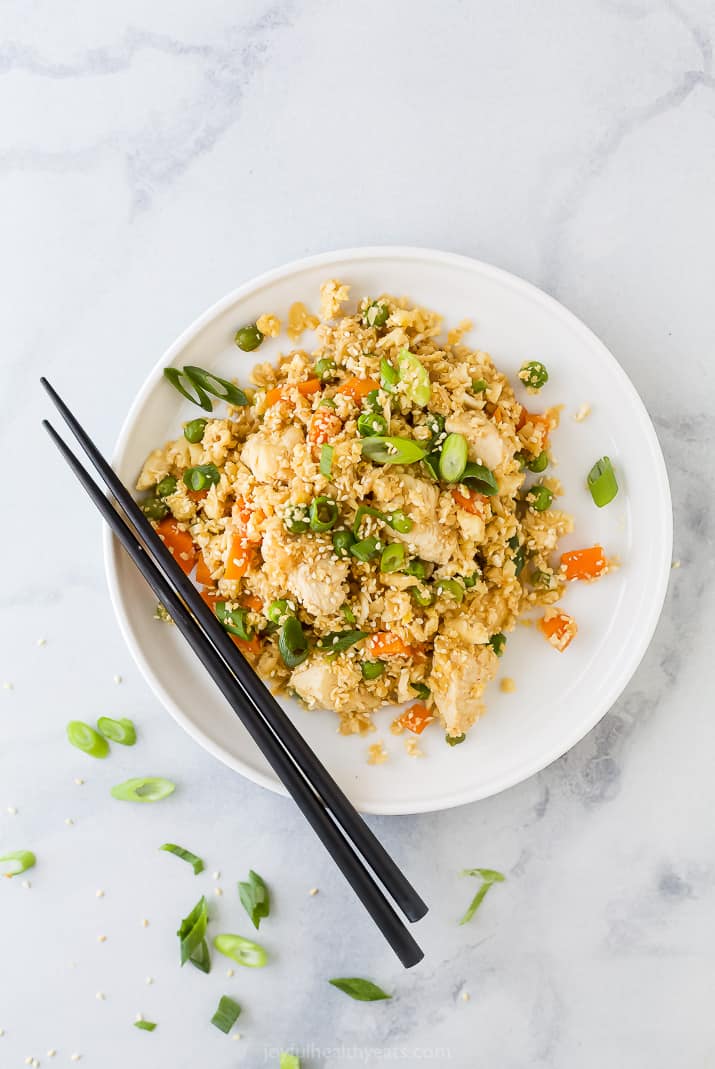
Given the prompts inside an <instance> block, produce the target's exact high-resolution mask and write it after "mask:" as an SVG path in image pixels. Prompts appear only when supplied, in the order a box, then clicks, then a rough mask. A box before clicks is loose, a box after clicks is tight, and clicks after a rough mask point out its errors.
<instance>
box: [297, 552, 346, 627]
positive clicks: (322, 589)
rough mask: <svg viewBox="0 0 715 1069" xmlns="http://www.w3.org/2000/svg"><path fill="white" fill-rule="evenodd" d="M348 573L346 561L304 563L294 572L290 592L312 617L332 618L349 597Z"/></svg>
mask: <svg viewBox="0 0 715 1069" xmlns="http://www.w3.org/2000/svg"><path fill="white" fill-rule="evenodd" d="M347 574H348V563H347V561H343V560H339V561H333V560H317V561H315V562H314V563H311V564H309V563H308V562H307V561H303V562H302V563H301V564H299V565H298V566H297V568H295V569H294V570H293V571H292V572H291V574H290V576H289V578H288V589H289V590H290V592H291V594H293V596H294V597H295V598H297V599H298V601H299V602H300V604H301V605H302V606H303V608H305V609H307V611H308V612H309V613H311V614H312V615H313V616H332V615H333V613H336V612H339V611H340V606H341V605H342V604H343V603H344V602H345V600H346V598H347V595H348V588H347V584H346V582H345V580H346V578H347Z"/></svg>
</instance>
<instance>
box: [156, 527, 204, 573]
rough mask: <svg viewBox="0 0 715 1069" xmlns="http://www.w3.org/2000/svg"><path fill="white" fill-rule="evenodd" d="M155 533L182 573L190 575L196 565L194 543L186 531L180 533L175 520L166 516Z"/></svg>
mask: <svg viewBox="0 0 715 1069" xmlns="http://www.w3.org/2000/svg"><path fill="white" fill-rule="evenodd" d="M156 533H157V534H158V535H159V538H160V539H161V540H162V542H163V543H164V545H165V546H166V547H167V549H168V550H169V552H170V553H171V555H172V556H173V558H174V560H175V561H176V563H177V564H178V565H179V567H180V568H181V570H182V572H184V573H185V574H186V575H190V574H191V572H193V570H194V564H195V563H196V550H195V549H194V541H193V539H192V537H191V535H190V534H189V532H188V531H182V530H181V529H180V528H179V525H178V524H177V522H176V520H174V519H172V518H171V517H170V516H167V518H166V519H165V520H162V521H161V523H160V524H159V526H158V527H157V529H156Z"/></svg>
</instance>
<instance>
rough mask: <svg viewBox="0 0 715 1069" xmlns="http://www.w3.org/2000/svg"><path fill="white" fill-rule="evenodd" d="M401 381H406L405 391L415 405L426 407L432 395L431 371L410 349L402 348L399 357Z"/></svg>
mask: <svg viewBox="0 0 715 1069" xmlns="http://www.w3.org/2000/svg"><path fill="white" fill-rule="evenodd" d="M397 367H398V370H399V373H400V381H401V382H404V383H405V387H406V389H405V393H406V395H407V397H408V398H409V400H410V401H412V403H413V404H415V405H420V407H422V408H424V406H425V405H427V404H429V400H430V397H431V396H432V386H431V385H430V379H429V373H428V371H427V368H426V367H425V366H424V364H423V363H422V361H421V360H418V359H417V357H416V356H415V355H414V353H411V352H410V351H409V349H402V350H401V351H400V353H399V355H398V357H397Z"/></svg>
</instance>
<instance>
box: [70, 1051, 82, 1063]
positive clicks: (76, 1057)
mask: <svg viewBox="0 0 715 1069" xmlns="http://www.w3.org/2000/svg"><path fill="white" fill-rule="evenodd" d="M81 1057H82V1055H81V1054H76V1053H75V1054H70V1061H71V1062H78V1061H79V1060H80V1058H81Z"/></svg>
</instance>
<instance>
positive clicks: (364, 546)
mask: <svg viewBox="0 0 715 1069" xmlns="http://www.w3.org/2000/svg"><path fill="white" fill-rule="evenodd" d="M379 544H380V543H379V541H378V539H377V538H375V537H374V536H373V535H371V536H370V537H369V538H363V540H362V541H361V542H353V544H352V545H351V546H350V553H351V555H352V556H353V557H356V558H357V559H358V560H361V561H363V562H365V561H369V560H372V559H373V558H374V557H376V556H377V554H378V553H379V552H380V550H379V549H378V546H379Z"/></svg>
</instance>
